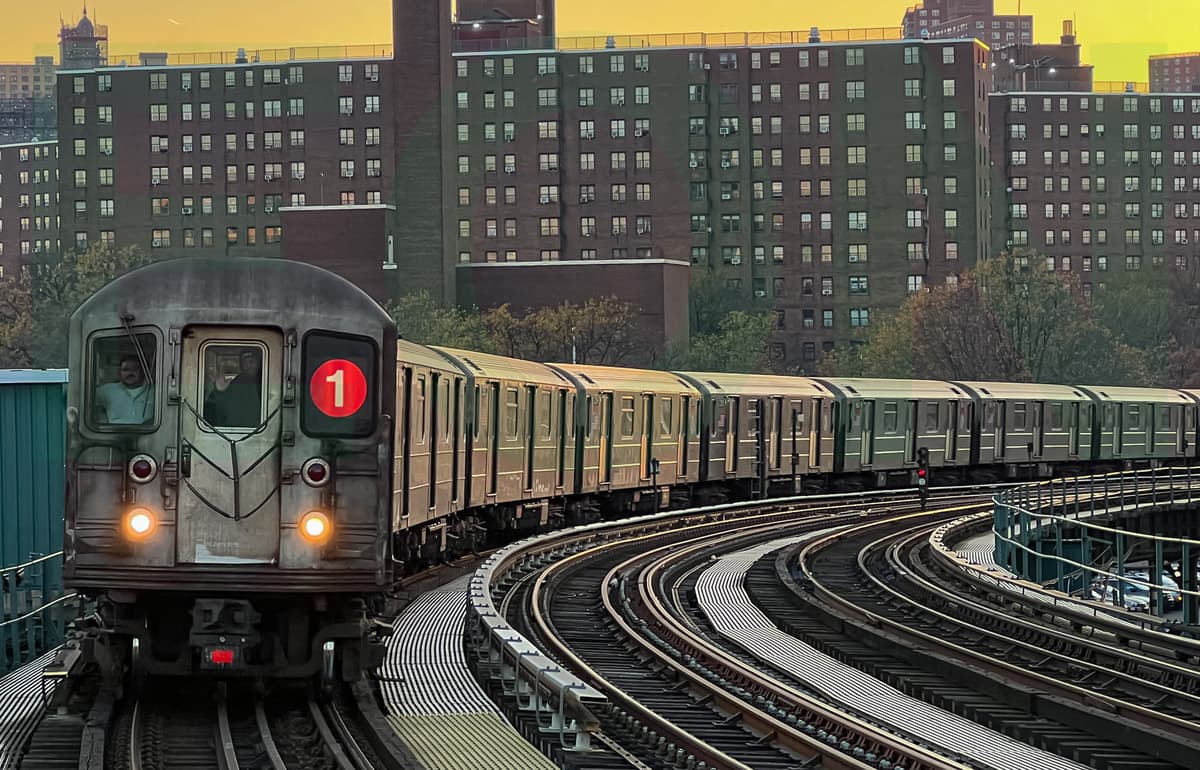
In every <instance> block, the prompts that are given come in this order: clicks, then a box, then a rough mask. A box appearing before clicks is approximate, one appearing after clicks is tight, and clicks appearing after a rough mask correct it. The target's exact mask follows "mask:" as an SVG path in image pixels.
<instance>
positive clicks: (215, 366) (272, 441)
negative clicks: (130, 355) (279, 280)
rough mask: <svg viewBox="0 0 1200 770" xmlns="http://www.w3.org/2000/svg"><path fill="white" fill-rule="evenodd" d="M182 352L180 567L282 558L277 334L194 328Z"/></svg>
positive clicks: (281, 370) (279, 338)
mask: <svg viewBox="0 0 1200 770" xmlns="http://www.w3.org/2000/svg"><path fill="white" fill-rule="evenodd" d="M182 355H183V360H182V366H181V368H182V383H184V384H183V386H182V387H181V393H182V396H183V399H184V405H183V408H182V409H180V417H179V444H180V447H179V451H180V461H179V498H178V508H177V512H176V528H175V537H176V561H177V562H179V563H181V564H245V563H270V562H273V561H275V560H277V559H278V556H279V527H280V499H279V498H280V491H279V485H280V482H281V473H280V469H281V459H280V457H281V449H282V448H281V446H280V441H281V439H282V419H281V416H280V405H281V397H282V386H283V378H284V376H285V368H286V367H287V362H286V361H285V360H284V346H283V335H282V334H280V333H279V332H278V331H273V330H269V329H255V328H232V327H191V328H189V329H187V330H186V331H185V332H184V339H183V352H182ZM287 374H288V375H290V376H294V373H293V372H291V371H288V372H287Z"/></svg>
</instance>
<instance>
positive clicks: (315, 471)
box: [300, 457, 332, 487]
mask: <svg viewBox="0 0 1200 770" xmlns="http://www.w3.org/2000/svg"><path fill="white" fill-rule="evenodd" d="M330 475H332V474H331V471H330V469H329V463H327V462H325V461H324V460H322V459H321V458H320V457H314V458H312V459H311V460H309V461H308V462H306V463H304V466H303V467H302V468H301V469H300V476H301V477H302V478H303V479H304V483H305V484H308V485H309V486H310V487H323V486H325V484H326V483H327V482H328V481H329V477H330Z"/></svg>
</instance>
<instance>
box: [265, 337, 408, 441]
mask: <svg viewBox="0 0 1200 770" xmlns="http://www.w3.org/2000/svg"><path fill="white" fill-rule="evenodd" d="M302 349H303V354H302V356H301V371H302V372H303V374H302V377H301V379H300V386H299V387H300V391H301V393H302V394H303V399H302V401H301V403H300V429H301V430H302V431H303V432H304V433H305V434H307V435H309V436H321V437H324V436H329V437H337V438H365V437H367V436H370V435H371V434H372V433H374V432H375V424H376V419H377V417H376V415H377V403H378V402H377V401H376V399H377V398H378V394H377V391H378V385H377V382H376V380H377V378H378V376H379V374H378V371H379V370H378V361H379V354H378V352H377V350H376V347H375V343H374V341H373V340H371V339H370V338H367V337H358V336H351V335H347V334H334V333H331V332H315V331H314V332H309V333H308V334H306V335H304V339H303V343H302ZM264 371H271V369H265V370H264ZM274 371H275V373H276V376H278V374H279V364H275V369H274ZM419 380H420V382H419V386H420V390H419V391H418V390H417V388H415V387H414V389H413V392H414V401H415V397H416V394H417V393H418V392H419V394H420V396H421V398H422V401H421V403H419V404H417V403H413V404H412V408H413V409H414V410H415V412H414V416H416V417H417V419H419V420H420V421H421V436H422V437H424V435H425V404H424V400H423V399H424V396H425V391H424V387H425V385H424V383H425V378H424V376H422V377H420V378H419ZM421 440H422V441H423V440H424V439H423V438H422V439H421Z"/></svg>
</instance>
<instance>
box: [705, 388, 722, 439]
mask: <svg viewBox="0 0 1200 770" xmlns="http://www.w3.org/2000/svg"><path fill="white" fill-rule="evenodd" d="M709 403H711V404H712V425H710V426H708V432H709V435H710V436H711V437H712V438H717V437H718V436H720V435H721V433H722V431H723V430H724V428H725V410H724V409H723V408H722V407H724V403H722V401H721V400H720V399H718V398H714V399H713V400H712V401H711V402H709Z"/></svg>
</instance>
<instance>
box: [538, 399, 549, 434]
mask: <svg viewBox="0 0 1200 770" xmlns="http://www.w3.org/2000/svg"><path fill="white" fill-rule="evenodd" d="M537 400H538V430H539V431H540V432H541V435H542V438H550V391H548V390H540V391H538V396H537Z"/></svg>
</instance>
